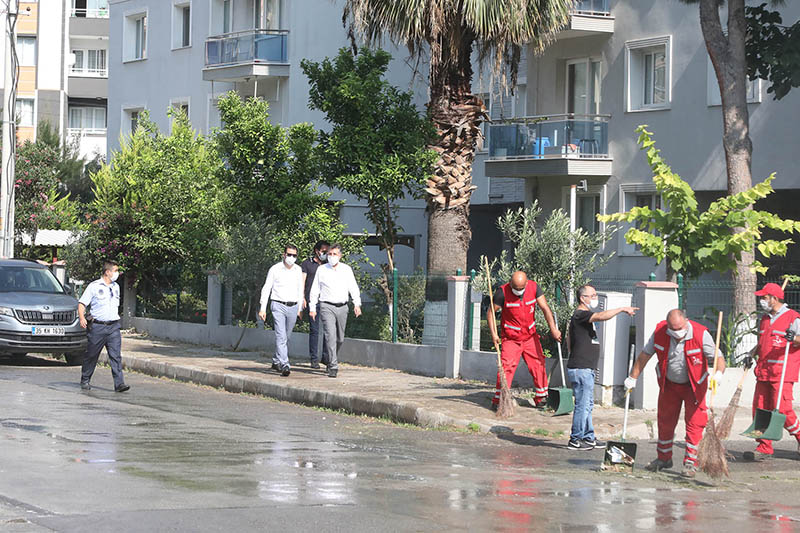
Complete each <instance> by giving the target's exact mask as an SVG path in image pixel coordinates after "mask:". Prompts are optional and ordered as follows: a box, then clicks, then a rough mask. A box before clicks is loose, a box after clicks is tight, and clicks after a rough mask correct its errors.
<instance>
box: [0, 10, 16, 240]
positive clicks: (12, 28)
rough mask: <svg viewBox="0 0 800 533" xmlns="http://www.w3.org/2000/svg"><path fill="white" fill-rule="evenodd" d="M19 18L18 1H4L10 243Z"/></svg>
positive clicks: (7, 233)
mask: <svg viewBox="0 0 800 533" xmlns="http://www.w3.org/2000/svg"><path fill="white" fill-rule="evenodd" d="M11 2H14V5H15V7H16V9H15V16H14V17H13V18H12V17H11ZM18 18H19V0H6V20H7V23H6V36H7V37H8V39H7V41H6V42H8V43H10V46H11V67H12V69H13V76H12V79H11V87H5V90H6V91H8V98H7V101H6V105H7V106H9V107H8V110H9V113H8V117H9V124H8V131H9V138H8V139H3V144H4V145H6V146H3V149H4V150H6V149H7V150H9V154H10V157H9V158H8V165H7V166H6V168H5V172H4V173H3V174H4V176H3V179H5V180H6V190H7V191H8V199H7V201H6V202H5V213H3V226H4V228H3V229H4V232H3V234H4V236H5V239H6V241H8V239H11V240H12V242H13V240H14V235H13V234H11V232H10V230H11V227H12V226H13V219H12V218H11V217H13V216H14V215H13V213H14V196H15V194H14V192H15V191H14V185H15V183H14V181H15V179H14V178H15V176H14V175H12V173H11V167H12V166H14V163H15V162H16V157H17V132H16V130H17V117H16V114H15V109H16V101H17V81H18V80H19V58H18V57H17V43H16V39H15V38H14V35H15V33H16V28H17V19H18ZM5 246H6V242H3V251H5Z"/></svg>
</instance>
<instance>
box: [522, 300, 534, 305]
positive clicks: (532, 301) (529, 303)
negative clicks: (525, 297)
mask: <svg viewBox="0 0 800 533" xmlns="http://www.w3.org/2000/svg"><path fill="white" fill-rule="evenodd" d="M535 301H536V300H531V301H530V302H525V305H531V304H532V303H534V302H535Z"/></svg>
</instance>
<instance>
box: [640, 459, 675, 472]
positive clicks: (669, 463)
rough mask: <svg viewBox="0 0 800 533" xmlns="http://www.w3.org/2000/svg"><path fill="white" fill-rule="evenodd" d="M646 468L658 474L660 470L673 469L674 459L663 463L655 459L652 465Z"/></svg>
mask: <svg viewBox="0 0 800 533" xmlns="http://www.w3.org/2000/svg"><path fill="white" fill-rule="evenodd" d="M644 468H645V470H647V471H649V472H658V471H659V470H664V469H665V468H672V459H670V460H668V461H662V460H661V459H653V460H652V461H651V462H650V464H649V465H647V466H646V467H644Z"/></svg>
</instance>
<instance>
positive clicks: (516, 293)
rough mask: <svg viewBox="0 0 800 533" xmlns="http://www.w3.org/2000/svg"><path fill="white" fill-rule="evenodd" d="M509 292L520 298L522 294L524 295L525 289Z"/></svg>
mask: <svg viewBox="0 0 800 533" xmlns="http://www.w3.org/2000/svg"><path fill="white" fill-rule="evenodd" d="M511 292H513V293H514V294H515V295H517V296H522V295H523V294H525V289H522V290H517V289H511Z"/></svg>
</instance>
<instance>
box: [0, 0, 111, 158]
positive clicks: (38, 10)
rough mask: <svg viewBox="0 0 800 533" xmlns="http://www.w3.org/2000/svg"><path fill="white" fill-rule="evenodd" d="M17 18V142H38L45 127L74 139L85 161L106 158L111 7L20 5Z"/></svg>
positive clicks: (52, 2)
mask: <svg viewBox="0 0 800 533" xmlns="http://www.w3.org/2000/svg"><path fill="white" fill-rule="evenodd" d="M19 12H20V14H19V16H18V19H17V25H16V51H17V57H18V61H19V80H18V84H17V100H16V105H15V115H16V119H17V124H18V130H17V131H18V138H19V139H20V140H26V139H30V140H35V139H36V132H37V125H38V124H39V123H40V122H42V121H46V122H49V123H50V125H51V126H52V127H53V128H54V129H56V130H57V131H59V132H60V133H61V134H62V136H64V137H65V138H67V137H69V138H71V139H76V140H77V142H78V143H79V150H80V153H81V155H82V156H84V157H85V158H87V159H92V158H94V157H96V156H98V155H99V156H101V157H105V153H106V108H107V98H108V70H107V63H106V54H107V51H108V3H107V1H106V0H40V1H39V2H20V5H19ZM3 47H4V44H3V41H0V50H3ZM0 86H2V77H0ZM3 103H5V100H4V101H3Z"/></svg>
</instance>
